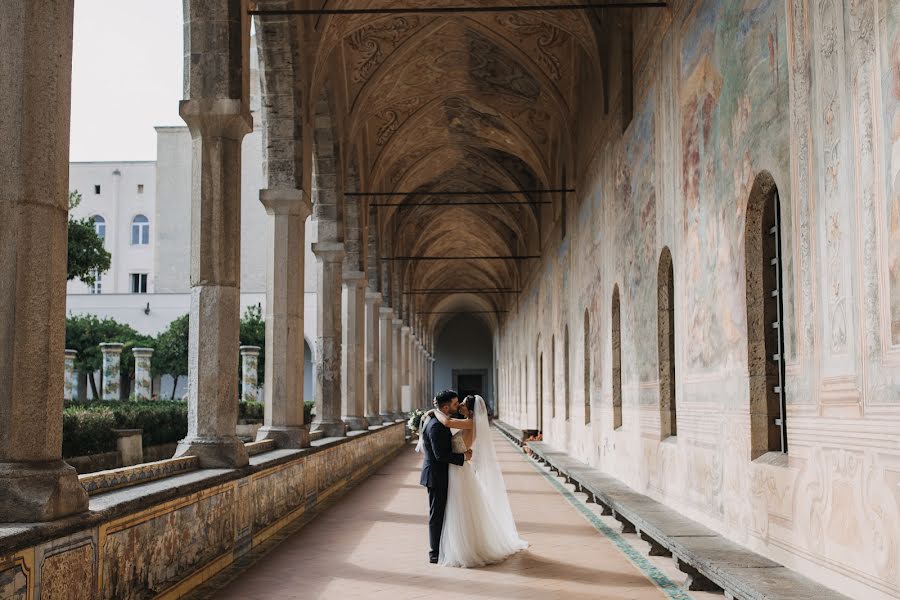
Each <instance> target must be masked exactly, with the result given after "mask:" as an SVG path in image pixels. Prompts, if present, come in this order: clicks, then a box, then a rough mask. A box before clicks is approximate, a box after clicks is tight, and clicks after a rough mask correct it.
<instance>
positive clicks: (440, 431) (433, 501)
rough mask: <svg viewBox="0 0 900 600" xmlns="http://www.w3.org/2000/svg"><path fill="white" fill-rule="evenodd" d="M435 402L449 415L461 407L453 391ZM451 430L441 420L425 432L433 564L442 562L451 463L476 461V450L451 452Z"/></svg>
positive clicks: (424, 465) (425, 482) (424, 477)
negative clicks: (443, 531) (474, 455)
mask: <svg viewBox="0 0 900 600" xmlns="http://www.w3.org/2000/svg"><path fill="white" fill-rule="evenodd" d="M434 403H435V404H436V405H437V409H438V410H439V411H441V412H442V413H444V414H445V415H448V416H449V415H455V414H456V411H457V409H458V408H459V396H458V395H457V394H456V392H454V391H453V390H444V391H443V392H441V393H439V394H438V395H437V396H436V397H435V399H434ZM450 437H451V436H450V430H449V429H447V428H446V427H445V426H444V425H442V424H441V422H440V421H438V420H437V419H434V418H432V419H429V420H428V423H427V424H426V425H425V430H424V431H422V448H423V450H424V454H425V460H424V462H423V463H422V477H421V479H420V480H419V483H420V484H421V485H424V486H425V487H427V488H428V503H429V510H428V538H429V541H430V542H431V552H429V553H428V558H429V559H430V560H431V563H432V564H436V563H437V561H438V553H439V552H440V549H441V530H442V529H443V528H444V511H445V510H446V509H447V490H448V487H449V480H450V464H451V463H452V464H454V465H456V466H458V467H461V466H462V465H463V462H464V461H466V460H471V459H472V451H471V450H469V451H468V452H466V453H465V454H458V453H454V452H453V451H452V450H451V444H450Z"/></svg>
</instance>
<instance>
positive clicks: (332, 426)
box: [312, 421, 347, 437]
mask: <svg viewBox="0 0 900 600" xmlns="http://www.w3.org/2000/svg"><path fill="white" fill-rule="evenodd" d="M312 430H313V431H321V432H322V434H323V435H324V436H325V437H346V435H347V424H346V423H344V422H343V421H314V422H313V424H312Z"/></svg>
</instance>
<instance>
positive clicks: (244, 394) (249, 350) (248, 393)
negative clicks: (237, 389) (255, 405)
mask: <svg viewBox="0 0 900 600" xmlns="http://www.w3.org/2000/svg"><path fill="white" fill-rule="evenodd" d="M260 350H261V348H260V347H259V346H241V349H240V351H241V400H243V401H244V402H259V352H260Z"/></svg>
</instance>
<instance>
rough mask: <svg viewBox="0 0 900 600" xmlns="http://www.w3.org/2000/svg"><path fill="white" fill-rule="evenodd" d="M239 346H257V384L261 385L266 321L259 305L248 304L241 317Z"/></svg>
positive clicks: (263, 371) (263, 375) (263, 374)
mask: <svg viewBox="0 0 900 600" xmlns="http://www.w3.org/2000/svg"><path fill="white" fill-rule="evenodd" d="M241 346H259V363H258V369H259V375H258V379H257V385H260V386H261V385H262V384H263V383H264V379H265V372H266V322H265V320H263V315H262V308H260V306H259V305H254V306H248V307H247V310H245V311H244V316H243V317H241ZM238 369H240V366H238ZM238 373H240V370H239V371H238Z"/></svg>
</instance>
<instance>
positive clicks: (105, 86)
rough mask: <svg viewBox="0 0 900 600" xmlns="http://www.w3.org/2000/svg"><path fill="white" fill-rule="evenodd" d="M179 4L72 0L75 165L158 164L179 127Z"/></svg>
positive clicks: (163, 0) (172, 0) (145, 0)
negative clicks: (163, 135)
mask: <svg viewBox="0 0 900 600" xmlns="http://www.w3.org/2000/svg"><path fill="white" fill-rule="evenodd" d="M181 11H182V9H181V0H75V47H74V52H73V57H72V62H73V65H72V140H71V160H72V161H94V160H109V161H120V160H155V159H156V132H155V131H154V130H153V128H154V127H155V126H157V125H184V122H183V121H182V120H181V118H180V117H179V116H178V101H179V100H181V97H182V81H181V73H182V60H183V56H182V49H183V44H184V42H183V40H182V18H181Z"/></svg>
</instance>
